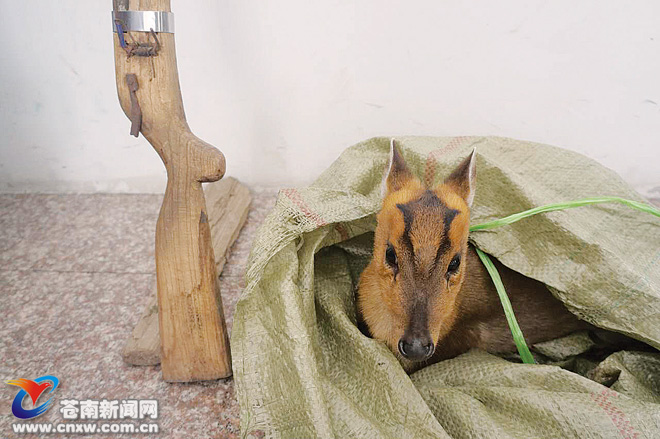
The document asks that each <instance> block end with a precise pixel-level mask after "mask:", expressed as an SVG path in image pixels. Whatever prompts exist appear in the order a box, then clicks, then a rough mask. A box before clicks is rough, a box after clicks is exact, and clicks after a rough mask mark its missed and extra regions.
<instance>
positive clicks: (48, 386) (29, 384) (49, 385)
mask: <svg viewBox="0 0 660 439" xmlns="http://www.w3.org/2000/svg"><path fill="white" fill-rule="evenodd" d="M7 384H11V385H12V386H18V387H20V388H21V391H20V392H18V395H16V397H15V398H14V402H13V403H12V404H11V412H12V413H13V414H14V416H16V417H17V418H20V419H32V418H36V417H37V416H39V415H40V414H42V413H43V412H45V411H46V410H48V408H49V407H50V406H51V405H52V403H53V397H52V396H51V397H50V398H49V399H48V401H46V402H44V403H43V404H40V405H39V406H37V401H38V400H39V397H40V396H41V395H43V394H44V392H46V390H48V394H51V393H53V392H54V391H55V389H57V386H58V385H59V384H60V381H59V380H58V379H57V378H55V377H54V376H52V375H44V376H42V377H39V378H37V379H36V380H26V379H25V378H19V379H17V380H10V381H7ZM28 395H30V398H31V399H32V406H33V407H34V408H32V409H30V410H26V409H24V408H23V400H24V399H25V397H26V396H28Z"/></svg>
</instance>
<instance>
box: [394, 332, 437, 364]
mask: <svg viewBox="0 0 660 439" xmlns="http://www.w3.org/2000/svg"><path fill="white" fill-rule="evenodd" d="M434 351H435V345H434V344H433V340H431V337H429V336H425V337H406V336H404V337H402V338H401V340H399V352H401V355H403V356H404V357H405V358H407V359H409V360H412V361H422V360H426V359H427V358H429V357H430V356H431V355H433V352H434Z"/></svg>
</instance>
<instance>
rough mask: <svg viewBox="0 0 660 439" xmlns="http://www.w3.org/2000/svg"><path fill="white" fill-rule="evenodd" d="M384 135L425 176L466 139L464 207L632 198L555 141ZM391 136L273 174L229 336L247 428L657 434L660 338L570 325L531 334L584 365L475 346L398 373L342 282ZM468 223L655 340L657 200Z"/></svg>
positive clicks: (659, 283) (359, 246)
mask: <svg viewBox="0 0 660 439" xmlns="http://www.w3.org/2000/svg"><path fill="white" fill-rule="evenodd" d="M397 144H398V145H399V147H400V149H401V151H402V153H403V155H404V157H405V159H406V161H407V162H408V164H409V166H410V167H411V169H412V170H413V172H415V173H416V174H417V175H418V176H420V178H421V179H423V180H424V181H425V182H427V183H428V184H434V183H438V182H440V181H442V179H443V178H444V176H446V175H447V174H448V172H449V171H450V170H451V169H453V167H454V166H456V165H457V164H458V162H459V161H460V160H461V159H462V158H464V157H466V156H467V155H468V154H469V152H470V151H471V150H472V148H473V147H474V146H477V152H478V158H477V190H476V199H475V202H474V208H473V211H472V218H471V221H472V223H473V224H477V223H481V222H485V221H487V220H492V219H496V218H501V217H503V216H506V215H509V214H512V213H515V212H519V211H522V210H525V209H529V208H532V207H535V206H539V205H543V204H547V203H552V202H559V201H570V200H575V199H580V198H586V197H593V196H606V195H610V196H620V197H624V198H628V199H633V200H639V201H643V198H642V197H641V196H640V195H639V194H637V193H636V192H634V191H633V190H632V189H630V188H629V187H628V186H627V185H626V184H625V183H624V182H623V181H622V180H621V179H620V178H619V177H618V176H617V175H616V174H615V173H613V172H612V171H610V170H608V169H605V168H603V167H602V166H600V165H598V164H597V163H595V162H594V161H592V160H590V159H588V158H585V157H583V156H581V155H579V154H575V153H572V152H569V151H566V150H563V149H560V148H555V147H550V146H544V145H539V144H534V143H531V142H523V141H517V140H512V139H504V138H493V137H455V138H429V137H410V138H397ZM388 153H389V139H388V138H374V139H370V140H367V141H365V142H363V143H360V144H358V145H355V146H353V147H351V148H349V149H347V150H346V151H345V152H344V153H343V154H342V155H341V156H340V157H339V159H338V160H337V161H336V162H335V163H334V164H333V165H332V166H331V167H330V168H329V169H328V170H327V171H326V172H325V173H323V174H322V175H321V176H320V177H319V179H318V180H317V181H316V182H315V183H314V184H313V185H312V186H310V187H308V188H304V189H286V190H282V191H281V193H280V195H279V197H278V201H277V204H276V207H275V208H274V209H273V211H272V212H271V214H270V215H269V216H268V218H267V220H266V222H265V224H264V225H263V226H262V228H261V230H260V232H259V233H258V236H257V238H256V240H255V242H254V247H253V249H252V253H251V256H250V261H249V263H248V269H247V273H246V288H245V291H244V293H243V295H242V297H241V298H240V300H239V303H238V305H237V309H236V314H235V317H234V327H233V333H232V337H231V348H232V357H233V368H234V376H235V379H236V391H237V396H238V400H239V403H240V407H241V429H242V434H243V436H251V435H253V434H257V435H258V436H261V433H264V434H265V436H266V437H295V438H307V437H340V438H351V437H352V438H377V437H392V438H412V437H433V438H438V437H456V438H462V437H466V438H467V437H497V438H505V437H551V438H556V437H566V438H572V437H575V438H586V437H596V438H611V437H630V438H633V437H639V438H642V437H660V354H658V353H657V352H655V353H654V352H633V351H619V352H616V353H614V354H612V355H610V356H609V357H608V358H606V359H605V360H604V361H602V362H601V363H600V364H595V363H593V362H590V360H588V359H579V358H578V360H579V361H578V360H576V358H577V357H575V356H574V355H576V354H578V353H580V352H582V351H583V350H584V349H588V348H589V346H590V342H589V340H587V339H585V338H584V336H580V335H579V334H578V335H575V336H570V337H567V338H566V340H559V341H557V342H555V343H549V344H545V345H543V346H539V351H540V352H544V353H545V355H546V356H548V357H550V358H551V359H552V360H553V361H557V363H556V364H562V365H566V364H568V363H569V362H571V363H572V370H576V371H578V372H581V373H584V374H585V375H588V376H590V377H591V378H593V379H589V378H587V377H585V376H581V375H579V374H577V373H574V372H571V371H569V370H566V369H562V368H560V367H558V366H553V365H524V364H519V363H515V362H509V361H507V360H505V359H502V358H499V357H496V356H493V355H490V354H488V353H485V352H480V351H471V352H469V353H467V354H465V355H462V356H460V357H457V358H454V359H452V360H448V361H444V362H441V363H438V364H435V365H432V366H430V367H427V368H425V369H423V370H421V371H419V372H417V373H415V374H413V375H412V376H408V375H407V374H406V373H405V372H404V371H403V369H402V368H401V367H400V365H399V363H398V362H397V360H396V359H395V357H394V356H393V355H392V354H391V353H390V351H389V350H388V349H387V348H386V347H385V345H384V344H382V343H379V342H377V341H375V340H372V339H369V338H367V337H365V336H364V335H362V334H361V333H360V331H359V330H358V329H357V327H356V311H355V286H356V284H357V280H358V278H359V275H360V272H361V270H362V269H363V268H364V266H365V265H366V264H367V262H368V261H369V258H370V256H371V243H372V232H373V230H374V229H375V225H376V223H375V213H376V212H377V211H378V209H379V207H380V183H381V178H382V175H383V171H384V168H385V164H386V161H387V157H388ZM471 241H472V242H473V243H474V244H475V245H477V246H478V247H479V248H481V249H482V250H484V251H485V252H487V253H489V254H491V255H493V256H494V257H496V258H497V259H499V260H500V261H501V262H502V263H503V264H505V265H507V266H508V267H510V268H512V269H514V270H516V271H518V272H520V273H522V274H524V275H526V276H529V277H532V278H535V279H538V280H540V281H542V282H544V283H546V284H547V285H548V286H549V287H550V289H551V291H552V292H553V294H555V295H556V296H557V297H558V298H559V299H560V300H562V301H563V302H564V303H565V304H566V306H567V307H568V308H569V309H570V310H571V311H572V312H574V313H575V314H576V315H578V316H580V317H581V318H583V319H585V320H587V321H589V322H591V323H593V324H595V325H597V326H599V327H602V328H606V329H610V330H614V331H617V332H621V333H624V334H627V335H629V336H631V337H633V338H636V339H638V340H641V341H644V342H646V343H648V344H650V345H651V346H653V347H655V348H656V349H658V348H660V220H659V219H658V218H656V217H653V216H652V215H648V214H645V213H641V212H638V211H635V210H632V209H629V208H626V207H624V206H620V205H598V206H591V207H581V208H577V209H571V210H567V211H560V212H552V213H547V214H541V215H537V216H535V217H532V218H528V219H525V220H523V221H520V222H518V223H516V224H513V225H510V226H505V227H502V228H499V229H495V230H489V231H482V232H474V233H473V234H472V235H471ZM562 361H564V362H563V363H562ZM600 383H605V384H606V385H607V386H606V385H603V384H600Z"/></svg>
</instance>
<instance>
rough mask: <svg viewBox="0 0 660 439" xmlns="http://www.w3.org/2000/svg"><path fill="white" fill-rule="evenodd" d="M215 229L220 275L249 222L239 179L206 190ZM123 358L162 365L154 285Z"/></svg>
mask: <svg viewBox="0 0 660 439" xmlns="http://www.w3.org/2000/svg"><path fill="white" fill-rule="evenodd" d="M204 193H205V195H206V202H207V207H208V213H209V225H210V227H211V239H212V242H213V252H214V254H215V263H216V268H217V273H218V275H219V274H220V273H222V270H223V268H224V266H225V263H226V262H227V259H228V258H229V254H230V252H231V246H232V244H233V243H234V241H236V238H238V235H239V233H240V231H241V228H242V227H243V225H244V224H245V221H246V219H247V215H248V211H249V207H250V202H251V200H252V196H251V195H250V190H249V189H248V188H247V187H245V186H244V185H242V184H241V183H239V182H238V181H237V180H236V179H234V178H231V177H227V178H225V179H223V180H220V181H219V182H216V183H211V184H207V185H206V186H205V188H204ZM122 358H123V359H124V361H125V362H126V363H128V364H131V365H135V366H153V365H156V364H159V363H160V332H159V330H158V301H157V293H156V283H155V282H154V287H153V291H152V294H151V298H150V299H149V302H148V303H147V306H146V308H145V311H144V313H143V315H142V317H141V318H140V321H139V322H138V324H137V325H136V326H135V328H134V329H133V333H132V334H131V336H130V337H129V338H128V340H127V341H126V345H125V346H124V349H123V351H122Z"/></svg>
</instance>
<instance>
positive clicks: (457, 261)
mask: <svg viewBox="0 0 660 439" xmlns="http://www.w3.org/2000/svg"><path fill="white" fill-rule="evenodd" d="M460 266H461V255H456V256H454V257H453V258H452V260H451V262H450V263H449V267H447V274H455V273H456V272H457V271H458V267H460Z"/></svg>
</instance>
